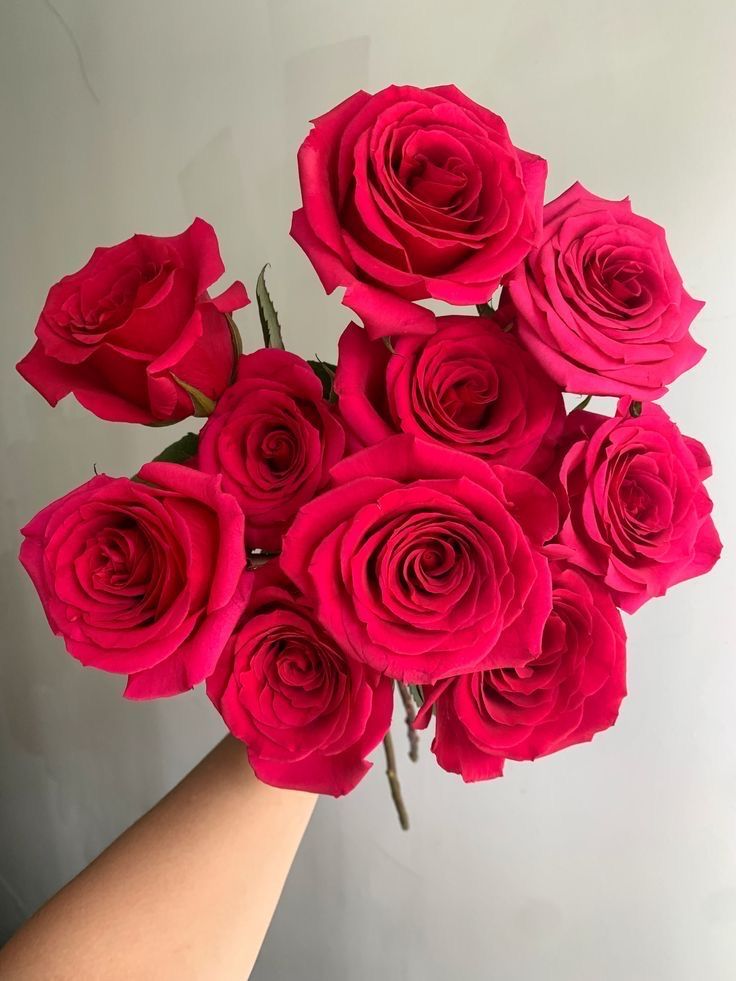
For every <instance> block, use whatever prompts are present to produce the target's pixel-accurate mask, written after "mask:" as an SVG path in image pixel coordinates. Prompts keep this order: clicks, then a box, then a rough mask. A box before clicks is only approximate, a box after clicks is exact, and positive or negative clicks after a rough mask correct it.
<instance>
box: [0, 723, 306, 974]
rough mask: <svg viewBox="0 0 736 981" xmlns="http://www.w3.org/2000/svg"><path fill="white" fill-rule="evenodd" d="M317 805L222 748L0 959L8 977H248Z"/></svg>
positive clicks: (228, 745) (233, 749)
mask: <svg viewBox="0 0 736 981" xmlns="http://www.w3.org/2000/svg"><path fill="white" fill-rule="evenodd" d="M315 801H316V797H314V796H313V795H311V794H304V793H298V792H295V791H283V790H276V789H274V788H272V787H268V786H266V785H265V784H262V783H260V782H259V781H258V780H257V779H256V777H255V776H254V774H253V772H252V770H251V769H250V767H249V766H248V763H247V759H246V755H245V751H244V748H243V746H242V745H241V744H239V743H238V742H236V740H234V739H233V738H232V737H228V738H226V739H224V740H223V741H222V742H221V743H220V744H219V745H218V746H217V747H216V748H215V749H214V750H213V751H212V752H211V753H210V755H209V756H207V757H206V758H205V759H204V760H203V761H202V762H201V763H200V764H199V765H198V766H197V767H196V768H195V769H194V770H193V771H192V772H191V773H190V774H189V775H188V776H187V777H186V778H185V779H184V780H183V781H182V782H181V783H180V784H179V785H178V786H177V787H176V788H175V789H174V790H172V791H171V793H170V794H168V796H167V797H165V798H164V799H163V800H162V801H161V802H160V803H159V804H157V805H156V807H154V808H153V809H152V810H151V811H149V812H148V814H146V815H144V817H142V818H141V819H140V821H138V822H137V823H136V824H135V825H133V826H132V827H131V828H129V829H128V830H127V831H126V832H125V833H124V834H123V835H121V837H120V838H118V839H117V841H115V842H114V843H113V844H112V845H111V846H110V847H109V848H108V849H107V850H106V851H104V852H103V853H102V854H101V855H100V856H99V858H97V859H96V860H95V861H94V862H93V863H92V864H91V865H90V866H89V867H88V868H86V869H85V870H84V871H83V872H82V873H80V875H79V876H77V878H76V879H74V880H73V881H72V882H70V883H69V884H68V885H67V886H66V887H65V888H64V889H62V890H61V892H59V893H57V895H56V896H54V898H53V899H51V900H50V901H49V902H48V903H47V904H46V906H44V907H42V909H41V910H39V912H38V913H36V914H35V916H34V917H32V918H31V920H29V921H28V923H27V924H26V925H25V926H24V927H23V928H22V929H21V930H20V931H19V932H18V933H17V934H16V936H15V937H14V938H13V939H12V940H11V941H10V942H9V943H8V944H7V945H6V947H5V948H4V949H3V950H2V951H0V975H2V976H3V977H4V978H8V979H11V978H12V979H15V978H17V979H25V978H33V979H36V978H39V979H40V978H44V979H49V981H51V979H59V981H62V979H67V978H68V979H75V981H84V979H86V978H94V979H100V981H105V979H118V978H126V979H135V978H149V977H150V978H154V977H155V978H157V979H159V981H162V979H167V978H176V979H181V981H184V979H189V978H192V979H195V978H206V979H212V978H217V979H218V981H219V979H230V978H233V979H235V978H238V979H242V978H247V977H248V975H249V973H250V970H251V968H252V966H253V963H254V962H255V959H256V956H257V954H258V951H259V949H260V946H261V943H262V941H263V937H264V935H265V933H266V930H267V929H268V925H269V923H270V921H271V917H272V915H273V911H274V909H275V907H276V903H277V902H278V899H279V896H280V894H281V889H282V887H283V884H284V881H285V879H286V876H287V873H288V871H289V868H290V866H291V863H292V860H293V857H294V854H295V852H296V849H297V847H298V846H299V842H300V841H301V838H302V835H303V834H304V830H305V828H306V826H307V823H308V821H309V818H310V815H311V813H312V810H313V808H314V804H315Z"/></svg>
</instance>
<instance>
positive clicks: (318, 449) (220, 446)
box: [198, 349, 345, 551]
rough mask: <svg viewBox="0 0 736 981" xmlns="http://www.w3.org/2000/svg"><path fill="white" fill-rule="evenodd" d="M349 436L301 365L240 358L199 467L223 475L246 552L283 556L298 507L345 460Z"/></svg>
mask: <svg viewBox="0 0 736 981" xmlns="http://www.w3.org/2000/svg"><path fill="white" fill-rule="evenodd" d="M344 449H345V434H344V432H343V429H342V426H341V425H340V423H339V422H338V421H337V419H336V417H335V414H334V412H333V411H332V409H331V407H330V406H329V405H328V404H327V402H326V401H325V399H324V397H323V394H322V383H321V382H320V381H319V379H318V378H317V376H316V375H315V373H314V371H312V369H311V368H310V366H309V365H308V364H307V363H306V361H302V359H301V358H299V357H297V356H296V355H295V354H290V353H289V352H288V351H280V350H276V349H264V350H260V351H256V352H255V353H254V354H249V355H247V356H245V357H241V358H240V360H239V363H238V369H237V379H236V381H235V383H234V384H233V385H232V386H231V387H230V388H228V389H227V390H226V392H225V394H224V395H223V396H222V398H221V399H220V401H219V402H218V404H217V407H216V408H215V411H214V413H213V414H212V415H211V416H210V418H209V419H208V420H207V423H206V424H205V426H204V428H203V429H202V432H201V434H200V438H199V451H198V465H199V467H200V469H201V470H203V471H205V472H206V473H212V474H217V473H221V474H222V486H223V487H224V489H225V490H227V491H229V492H230V493H231V494H233V495H234V496H235V497H236V498H237V499H238V501H240V504H241V506H242V508H243V510H244V511H245V513H246V515H247V518H248V545H249V546H250V547H252V548H263V549H266V550H268V551H278V550H279V549H280V548H281V536H282V534H283V532H284V531H285V529H286V528H287V527H288V525H289V523H290V521H291V519H292V518H293V517H294V514H295V513H296V512H297V510H298V509H299V507H300V506H301V505H302V504H304V503H306V502H307V501H309V500H311V499H312V498H313V497H314V495H315V494H316V493H318V491H319V490H320V489H321V488H322V487H323V486H324V484H325V483H326V482H327V479H328V476H329V469H330V467H331V466H333V464H335V463H337V461H338V460H340V459H341V458H342V456H343V452H344Z"/></svg>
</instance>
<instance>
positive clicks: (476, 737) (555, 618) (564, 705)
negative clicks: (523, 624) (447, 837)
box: [416, 563, 626, 782]
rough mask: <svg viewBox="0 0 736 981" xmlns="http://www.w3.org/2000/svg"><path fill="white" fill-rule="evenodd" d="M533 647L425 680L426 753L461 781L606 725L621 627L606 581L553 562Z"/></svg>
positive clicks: (617, 682)
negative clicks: (526, 656) (523, 654)
mask: <svg viewBox="0 0 736 981" xmlns="http://www.w3.org/2000/svg"><path fill="white" fill-rule="evenodd" d="M552 570H553V573H552V582H553V591H552V604H553V605H552V612H551V614H550V617H549V620H548V621H547V625H546V627H545V630H544V638H543V643H542V652H541V653H540V654H538V655H537V656H536V657H534V658H532V660H530V661H529V662H528V663H527V664H525V665H523V666H520V667H516V668H496V669H495V670H490V671H476V672H474V673H473V674H466V675H461V676H460V677H458V678H452V679H449V680H448V681H443V682H440V683H439V684H438V685H436V686H433V687H431V688H427V689H425V696H426V700H425V702H424V705H423V706H422V708H421V710H420V711H419V713H418V715H417V720H416V725H417V728H423V727H424V726H426V725H427V724H428V723H429V720H430V717H431V714H432V708H433V707H434V711H435V715H436V720H437V721H436V730H435V738H434V741H433V743H432V752H433V753H434V754H435V756H436V757H437V762H438V763H439V765H440V766H441V767H442V768H443V769H445V770H449V771H450V772H451V773H459V774H461V775H462V777H463V780H465V781H467V782H471V781H475V780H489V779H491V778H492V777H500V776H501V775H502V773H503V766H504V762H505V760H507V759H508V760H534V759H536V758H537V757H538V756H545V755H547V754H549V753H555V752H557V751H558V750H560V749H565V748H566V747H567V746H573V745H574V744H575V743H582V742H586V741H588V740H590V739H592V738H593V736H594V735H595V734H596V733H597V732H601V731H602V730H603V729H607V728H608V727H609V726H612V725H613V724H614V722H615V721H616V717H617V716H618V711H619V706H620V704H621V700H622V699H623V697H624V695H625V694H626V634H625V632H624V628H623V624H622V623H621V615H620V613H619V612H618V610H617V609H616V607H615V606H614V604H613V601H612V599H611V597H610V595H609V594H608V592H607V590H606V589H605V588H604V587H603V586H602V585H601V584H600V582H599V581H597V580H595V579H593V578H592V577H590V576H588V575H586V574H585V573H583V572H581V571H579V570H575V569H570V568H565V567H563V566H561V565H559V564H557V563H555V564H553V566H552Z"/></svg>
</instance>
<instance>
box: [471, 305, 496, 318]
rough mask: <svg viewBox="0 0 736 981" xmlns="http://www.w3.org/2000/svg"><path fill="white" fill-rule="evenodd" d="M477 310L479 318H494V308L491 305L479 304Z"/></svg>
mask: <svg viewBox="0 0 736 981" xmlns="http://www.w3.org/2000/svg"><path fill="white" fill-rule="evenodd" d="M475 309H476V310H477V311H478V316H479V317H492V316H493V307H492V306H491V304H490V303H477V304H476V306H475Z"/></svg>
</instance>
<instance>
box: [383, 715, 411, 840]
mask: <svg viewBox="0 0 736 981" xmlns="http://www.w3.org/2000/svg"><path fill="white" fill-rule="evenodd" d="M383 748H384V749H385V750H386V776H387V777H388V785H389V787H390V788H391V797H392V798H393V802H394V806H395V807H396V813H397V814H398V815H399V824H400V825H401V827H402V828H403V829H404V831H408V830H409V815H408V814H407V812H406V806H405V804H404V798H403V797H402V796H401V784H400V783H399V775H398V773H397V772H396V755H395V753H394V743H393V740H392V739H391V733H390V732H387V733H386V735H385V736H384V737H383Z"/></svg>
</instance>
